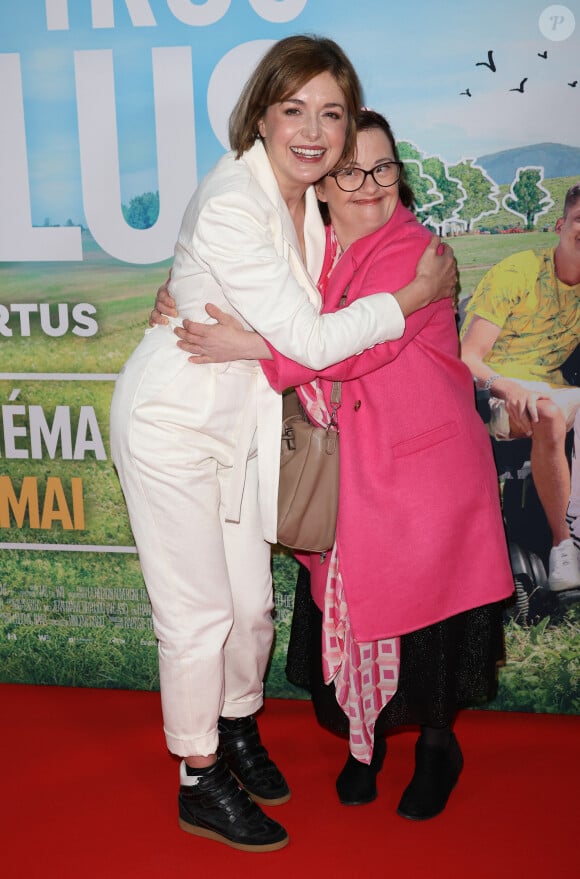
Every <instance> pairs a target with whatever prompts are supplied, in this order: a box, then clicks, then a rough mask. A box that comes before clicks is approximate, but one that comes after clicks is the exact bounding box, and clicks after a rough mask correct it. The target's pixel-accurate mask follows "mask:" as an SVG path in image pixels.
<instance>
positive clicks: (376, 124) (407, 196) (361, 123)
mask: <svg viewBox="0 0 580 879" xmlns="http://www.w3.org/2000/svg"><path fill="white" fill-rule="evenodd" d="M371 128H378V129H380V131H382V132H383V134H384V135H385V136H386V138H387V140H388V141H389V143H390V145H391V149H392V151H393V156H394V157H395V160H396V161H397V162H400V161H401V159H400V156H399V150H398V149H397V144H396V142H395V135H394V134H393V130H392V128H391V126H390V125H389V123H388V122H387V120H386V119H385V117H384V116H381V114H380V113H377V112H376V111H375V110H367V109H366V108H365V109H362V110H361V111H360V112H359V114H358V116H357V118H356V131H357V134H358V132H359V131H368V130H369V129H371ZM399 198H400V200H401V201H402V203H403V204H404V205H405V207H406V208H410V207H411V205H412V204H413V202H414V201H415V196H414V194H413V190H412V189H411V187H410V186H409V184H408V183H407V178H406V176H405V165H404V164H403V167H402V168H401V176H400V177H399Z"/></svg>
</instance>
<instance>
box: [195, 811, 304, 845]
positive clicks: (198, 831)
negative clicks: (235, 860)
mask: <svg viewBox="0 0 580 879" xmlns="http://www.w3.org/2000/svg"><path fill="white" fill-rule="evenodd" d="M178 824H179V826H180V828H181V829H182V830H185V832H186V833H191V834H192V835H193V836H202V837H203V838H204V839H213V840H214V842H221V843H223V844H224V845H228V846H229V847H230V848H235V849H237V850H238V851H242V852H276V851H278V850H279V849H281V848H284V847H285V846H287V845H288V843H289V842H290V837H289V836H288V834H286V836H285V837H284V839H281V840H279V842H269V843H265V844H262V845H250V844H249V843H243V842H235V841H234V840H233V839H228V837H227V836H223V834H221V833H218V832H217V831H215V830H208V829H207V828H206V827H198V826H197V824H190V823H189V822H188V821H184V820H183V818H178Z"/></svg>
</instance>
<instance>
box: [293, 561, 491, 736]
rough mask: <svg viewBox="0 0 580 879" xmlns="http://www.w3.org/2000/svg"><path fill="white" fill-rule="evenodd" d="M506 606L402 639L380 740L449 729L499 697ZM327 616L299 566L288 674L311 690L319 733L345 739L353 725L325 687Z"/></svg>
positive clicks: (379, 730) (381, 718) (472, 612)
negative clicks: (406, 729) (415, 730)
mask: <svg viewBox="0 0 580 879" xmlns="http://www.w3.org/2000/svg"><path fill="white" fill-rule="evenodd" d="M503 609H504V602H496V603H494V604H486V605H484V606H483V607H477V608H475V609H474V610H468V611H464V612H463V613H460V614H457V615H456V616H453V617H450V618H449V619H446V620H443V621H442V622H439V623H435V624H434V625H432V626H427V627H426V628H424V629H418V630H417V631H416V632H410V633H409V634H407V635H402V636H401V667H400V672H399V685H398V689H397V692H396V693H395V695H394V696H393V698H392V699H391V700H390V702H389V703H388V705H386V706H385V707H384V708H383V710H382V712H381V714H380V715H379V717H378V720H377V723H376V727H375V730H376V733H377V735H382V734H384V733H386V732H387V731H388V730H389V729H392V728H393V727H398V726H408V725H416V724H419V725H423V724H424V725H426V726H431V727H442V726H450V725H451V723H452V722H453V720H454V718H455V715H456V713H457V711H458V709H459V708H465V707H476V706H481V705H483V704H485V703H486V702H488V701H489V700H490V699H493V697H494V696H495V694H496V691H497V666H498V663H499V662H501V661H502V659H503V656H504V649H503V648H504V640H503ZM321 635H322V613H321V611H320V610H319V609H318V607H317V606H316V604H315V603H314V601H313V600H312V596H311V594H310V575H309V573H308V571H307V570H306V568H304V567H303V566H302V565H300V570H299V572H298V580H297V583H296V595H295V599H294V614H293V617H292V627H291V631H290V641H289V644H288V654H287V663H286V674H287V677H288V680H289V681H290V682H291V683H292V684H296V685H297V686H299V687H304V688H305V689H307V690H309V692H310V694H311V696H312V703H313V705H314V710H315V713H316V717H317V719H318V721H319V723H320V724H322V726H324V727H326V728H327V729H329V730H331V731H332V732H335V733H338V734H339V735H344V736H348V720H347V718H346V716H345V714H344V712H343V711H342V709H341V708H340V706H339V705H338V703H337V701H336V698H335V693H334V684H330V685H327V684H325V683H324V681H323V679H322V637H321Z"/></svg>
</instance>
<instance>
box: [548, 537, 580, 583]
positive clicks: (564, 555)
mask: <svg viewBox="0 0 580 879" xmlns="http://www.w3.org/2000/svg"><path fill="white" fill-rule="evenodd" d="M549 569H550V573H549V575H548V583H549V587H550V589H551V591H552V592H563V591H564V590H565V589H576V588H578V587H580V559H579V557H578V552H577V550H576V547H575V546H574V542H573V540H572V538H571V537H569V538H568V539H567V540H563V541H562V543H560V544H558V546H553V547H552V549H551V551H550V562H549Z"/></svg>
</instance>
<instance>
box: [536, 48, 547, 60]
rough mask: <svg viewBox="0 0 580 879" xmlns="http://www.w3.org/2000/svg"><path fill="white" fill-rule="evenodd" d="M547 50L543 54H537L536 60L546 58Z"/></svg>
mask: <svg viewBox="0 0 580 879" xmlns="http://www.w3.org/2000/svg"><path fill="white" fill-rule="evenodd" d="M547 57H548V50H547V49H546V50H545V51H544V52H538V58H547Z"/></svg>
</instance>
